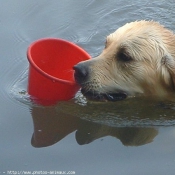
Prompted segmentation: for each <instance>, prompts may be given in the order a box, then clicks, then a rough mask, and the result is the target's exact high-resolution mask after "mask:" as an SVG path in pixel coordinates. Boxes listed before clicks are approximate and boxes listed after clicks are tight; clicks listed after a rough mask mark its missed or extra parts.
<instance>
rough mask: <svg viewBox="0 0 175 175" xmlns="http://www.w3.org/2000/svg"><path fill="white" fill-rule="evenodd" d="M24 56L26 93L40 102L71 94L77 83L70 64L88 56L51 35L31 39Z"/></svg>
mask: <svg viewBox="0 0 175 175" xmlns="http://www.w3.org/2000/svg"><path fill="white" fill-rule="evenodd" d="M27 57H28V60H29V62H30V67H29V77H28V93H29V95H31V97H32V99H33V100H34V101H35V102H37V103H39V104H42V105H52V104H55V103H56V102H57V101H61V100H69V99H71V98H73V97H74V95H75V93H76V92H77V91H78V90H79V86H78V85H77V84H76V83H75V80H74V76H73V73H74V71H73V69H72V67H73V66H74V65H75V64H77V63H78V62H80V61H83V60H87V59H89V58H90V56H89V54H88V53H86V52H85V51H84V50H83V49H81V48H80V47H79V46H77V45H75V44H73V43H71V42H68V41H65V40H61V39H55V38H46V39H41V40H38V41H35V42H34V43H32V44H31V45H30V46H29V48H28V51H27Z"/></svg>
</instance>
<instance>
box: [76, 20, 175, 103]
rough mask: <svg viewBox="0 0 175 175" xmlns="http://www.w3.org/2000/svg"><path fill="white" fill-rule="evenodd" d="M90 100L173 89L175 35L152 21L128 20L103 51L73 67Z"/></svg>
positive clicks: (162, 94) (164, 92) (165, 92)
mask: <svg viewBox="0 0 175 175" xmlns="http://www.w3.org/2000/svg"><path fill="white" fill-rule="evenodd" d="M74 70H75V73H74V77H75V80H76V81H77V83H78V84H80V86H81V87H82V93H83V94H84V95H85V96H86V97H87V98H90V99H97V100H105V101H106V100H109V101H116V100H122V99H125V98H126V97H127V96H136V95H145V96H149V95H154V96H158V97H166V96H168V95H169V94H170V93H171V92H174V91H175V87H174V86H175V35H174V33H173V32H172V31H170V30H168V29H166V28H165V27H163V26H162V25H160V24H159V23H157V22H154V21H136V22H131V23H127V24H125V25H124V26H122V27H120V28H119V29H117V30H116V31H115V32H114V33H112V34H110V35H109V36H108V37H107V39H106V44H105V48H104V50H103V51H102V53H101V54H100V55H99V56H97V57H95V58H92V59H90V60H88V61H83V62H80V63H78V64H77V65H75V66H74Z"/></svg>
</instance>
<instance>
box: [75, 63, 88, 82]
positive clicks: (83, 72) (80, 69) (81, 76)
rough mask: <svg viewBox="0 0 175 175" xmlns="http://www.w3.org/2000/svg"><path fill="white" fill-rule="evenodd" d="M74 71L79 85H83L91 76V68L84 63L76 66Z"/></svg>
mask: <svg viewBox="0 0 175 175" xmlns="http://www.w3.org/2000/svg"><path fill="white" fill-rule="evenodd" d="M73 69H74V70H75V73H74V77H75V80H76V81H77V83H79V84H81V83H83V82H84V81H86V79H87V77H88V74H89V73H88V70H89V68H88V67H87V66H86V65H84V63H79V64H77V65H75V66H74V67H73Z"/></svg>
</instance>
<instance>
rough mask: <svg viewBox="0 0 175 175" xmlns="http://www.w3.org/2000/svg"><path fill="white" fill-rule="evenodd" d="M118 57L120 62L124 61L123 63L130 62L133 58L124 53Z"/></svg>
mask: <svg viewBox="0 0 175 175" xmlns="http://www.w3.org/2000/svg"><path fill="white" fill-rule="evenodd" d="M117 57H118V59H119V60H120V61H123V62H128V61H131V60H132V58H131V57H130V56H129V55H127V54H126V53H123V52H120V53H118V55H117Z"/></svg>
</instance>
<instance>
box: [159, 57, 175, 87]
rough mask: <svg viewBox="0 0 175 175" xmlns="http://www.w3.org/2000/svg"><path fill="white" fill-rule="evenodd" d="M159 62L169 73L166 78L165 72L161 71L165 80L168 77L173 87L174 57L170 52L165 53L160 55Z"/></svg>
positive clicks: (174, 77) (174, 81) (174, 75)
mask: <svg viewBox="0 0 175 175" xmlns="http://www.w3.org/2000/svg"><path fill="white" fill-rule="evenodd" d="M161 64H162V66H164V67H165V68H166V70H164V71H168V73H169V75H170V77H169V78H167V79H166V75H165V74H166V73H165V72H164V71H163V72H164V79H165V82H166V81H168V79H170V80H169V82H170V81H171V83H172V84H173V88H175V58H173V57H172V56H171V55H170V54H166V55H164V56H163V57H162V60H161ZM163 72H162V73H163Z"/></svg>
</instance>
